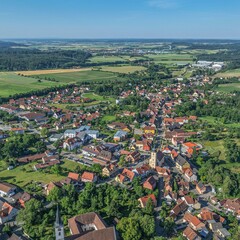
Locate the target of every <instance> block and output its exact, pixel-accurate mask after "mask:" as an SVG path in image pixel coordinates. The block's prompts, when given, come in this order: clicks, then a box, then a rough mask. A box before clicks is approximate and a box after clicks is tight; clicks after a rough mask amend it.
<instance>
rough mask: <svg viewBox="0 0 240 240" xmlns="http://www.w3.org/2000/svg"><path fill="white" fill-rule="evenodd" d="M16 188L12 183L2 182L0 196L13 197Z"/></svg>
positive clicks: (0, 183)
mask: <svg viewBox="0 0 240 240" xmlns="http://www.w3.org/2000/svg"><path fill="white" fill-rule="evenodd" d="M15 190H16V187H15V186H14V185H12V184H10V183H6V182H0V196H1V197H4V196H8V197H11V196H13V195H14V194H15Z"/></svg>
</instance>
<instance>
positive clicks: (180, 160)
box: [176, 154, 190, 171]
mask: <svg viewBox="0 0 240 240" xmlns="http://www.w3.org/2000/svg"><path fill="white" fill-rule="evenodd" d="M176 167H177V168H178V169H179V170H180V171H183V169H185V168H189V167H190V164H189V163H188V162H187V160H186V159H185V158H184V157H183V156H182V155H180V154H179V155H178V156H177V158H176Z"/></svg>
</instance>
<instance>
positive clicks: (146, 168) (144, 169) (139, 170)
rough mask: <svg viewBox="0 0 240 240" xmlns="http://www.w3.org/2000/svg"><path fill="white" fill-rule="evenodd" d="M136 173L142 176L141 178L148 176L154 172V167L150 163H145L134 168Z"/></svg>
mask: <svg viewBox="0 0 240 240" xmlns="http://www.w3.org/2000/svg"><path fill="white" fill-rule="evenodd" d="M132 171H133V172H134V173H136V175H137V176H140V177H141V178H145V177H147V176H148V175H149V174H150V173H152V172H153V171H152V169H151V167H150V166H149V165H148V164H144V165H142V166H141V167H138V168H135V169H133V170H132Z"/></svg>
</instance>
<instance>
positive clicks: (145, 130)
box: [143, 126, 156, 134]
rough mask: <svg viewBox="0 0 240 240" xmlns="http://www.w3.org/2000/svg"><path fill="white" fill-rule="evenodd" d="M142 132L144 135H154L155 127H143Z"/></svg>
mask: <svg viewBox="0 0 240 240" xmlns="http://www.w3.org/2000/svg"><path fill="white" fill-rule="evenodd" d="M143 132H144V133H146V134H147V133H152V134H155V133H156V127H151V126H145V127H144V128H143Z"/></svg>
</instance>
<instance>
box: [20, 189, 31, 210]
mask: <svg viewBox="0 0 240 240" xmlns="http://www.w3.org/2000/svg"><path fill="white" fill-rule="evenodd" d="M30 199H31V195H30V194H29V193H27V192H24V193H23V194H22V196H21V197H20V198H19V199H18V201H19V204H20V206H21V207H23V208H25V203H26V202H28V201H29V200H30Z"/></svg>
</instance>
